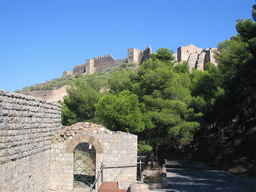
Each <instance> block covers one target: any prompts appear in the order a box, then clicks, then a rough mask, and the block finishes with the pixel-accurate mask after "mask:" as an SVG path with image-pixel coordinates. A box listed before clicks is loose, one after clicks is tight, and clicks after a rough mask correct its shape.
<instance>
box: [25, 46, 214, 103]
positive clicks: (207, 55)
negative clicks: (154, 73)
mask: <svg viewBox="0 0 256 192" xmlns="http://www.w3.org/2000/svg"><path fill="white" fill-rule="evenodd" d="M215 51H217V48H210V49H204V50H202V48H199V47H196V46H194V45H192V44H191V45H189V46H185V47H184V46H182V47H179V48H178V53H174V56H175V60H176V63H177V62H180V63H182V62H183V61H188V64H189V70H190V72H191V71H192V69H193V68H196V69H198V70H202V71H203V70H204V65H205V64H206V63H207V62H212V63H213V64H215V65H216V66H217V65H218V64H217V62H216V61H215V58H214V54H215ZM149 53H152V49H151V46H148V47H147V48H146V49H144V50H138V49H136V48H132V49H128V58H125V59H119V60H115V59H114V58H113V57H112V56H111V55H105V56H101V57H95V58H94V59H88V60H86V63H85V64H82V65H77V66H75V67H74V68H73V70H72V71H64V72H63V76H66V75H69V74H71V75H76V74H92V73H95V72H97V71H99V72H105V71H107V70H108V69H110V68H112V67H116V66H118V65H119V64H120V63H122V62H126V63H136V64H142V63H143V61H145V60H146V59H148V58H149ZM22 94H25V95H31V96H34V97H39V98H42V99H46V100H49V101H55V102H57V101H62V100H63V97H64V96H65V95H67V91H66V86H64V87H61V88H59V89H56V90H43V91H30V92H22Z"/></svg>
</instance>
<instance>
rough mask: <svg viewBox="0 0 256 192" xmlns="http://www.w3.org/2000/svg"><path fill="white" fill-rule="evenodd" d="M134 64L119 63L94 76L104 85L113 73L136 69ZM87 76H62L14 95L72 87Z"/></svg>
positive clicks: (18, 91)
mask: <svg viewBox="0 0 256 192" xmlns="http://www.w3.org/2000/svg"><path fill="white" fill-rule="evenodd" d="M136 66H137V65H136V64H127V63H121V64H120V65H119V66H118V67H115V68H111V69H108V70H107V71H106V72H104V73H102V72H96V73H95V75H96V76H97V77H98V78H100V79H101V80H102V81H103V84H106V82H107V79H108V78H109V77H110V76H112V75H113V74H114V73H116V72H118V71H121V70H124V69H125V70H126V69H128V68H133V67H136ZM86 75H89V74H84V75H83V74H77V75H67V76H62V77H60V78H56V79H52V80H50V81H46V82H44V83H39V84H36V85H31V86H28V87H24V88H23V89H21V90H16V91H14V92H15V93H21V92H27V91H42V90H53V89H58V88H60V87H63V86H65V85H72V83H73V82H74V81H75V80H76V79H77V78H78V77H82V76H86Z"/></svg>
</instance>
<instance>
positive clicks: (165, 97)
mask: <svg viewBox="0 0 256 192" xmlns="http://www.w3.org/2000/svg"><path fill="white" fill-rule="evenodd" d="M108 84H109V86H110V93H109V94H108V95H106V96H104V97H103V98H101V99H100V100H99V102H98V104H97V105H96V114H97V115H98V116H99V117H100V118H102V119H103V122H104V123H105V124H106V125H107V127H108V128H110V129H112V130H118V129H119V130H126V131H129V132H132V133H136V134H138V136H139V140H140V141H142V142H143V143H144V144H145V143H146V145H150V146H152V147H153V149H154V150H156V149H158V148H159V147H161V146H166V145H171V141H175V143H176V144H177V145H179V143H183V142H185V141H187V140H190V139H192V138H193V133H194V132H195V130H196V129H198V128H199V123H197V122H196V121H193V118H194V116H195V114H194V110H193V109H192V108H191V109H188V106H189V104H190V101H191V100H192V97H191V95H190V78H189V73H183V72H181V73H177V72H176V71H175V70H174V68H173V66H172V65H170V64H169V63H168V61H161V60H159V59H157V58H155V59H149V60H147V61H145V62H144V63H143V64H142V65H140V66H139V68H138V70H137V71H122V72H120V73H116V74H115V75H113V76H112V77H111V78H109V81H108ZM194 119H195V118H194ZM142 146H143V145H142Z"/></svg>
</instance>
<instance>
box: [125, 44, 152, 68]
mask: <svg viewBox="0 0 256 192" xmlns="http://www.w3.org/2000/svg"><path fill="white" fill-rule="evenodd" d="M149 53H152V49H151V46H150V45H149V46H148V47H147V48H146V49H144V50H139V49H136V48H131V49H128V63H136V64H142V63H143V62H144V61H146V60H147V59H149Z"/></svg>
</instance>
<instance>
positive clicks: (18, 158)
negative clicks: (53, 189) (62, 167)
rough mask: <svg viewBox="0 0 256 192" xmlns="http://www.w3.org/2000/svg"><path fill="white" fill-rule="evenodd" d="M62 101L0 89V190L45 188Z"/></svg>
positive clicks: (41, 189) (58, 128) (58, 125)
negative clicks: (50, 100) (55, 101)
mask: <svg viewBox="0 0 256 192" xmlns="http://www.w3.org/2000/svg"><path fill="white" fill-rule="evenodd" d="M60 129H61V105H59V104H57V103H53V102H49V101H46V100H43V99H40V98H35V97H31V96H27V95H23V94H18V93H10V92H7V91H4V90H0V173H1V174H0V191H20V192H23V191H42V192H43V191H47V189H48V187H49V185H48V178H49V171H50V166H49V165H50V147H51V139H52V138H51V137H52V136H53V134H55V133H58V132H59V131H60Z"/></svg>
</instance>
